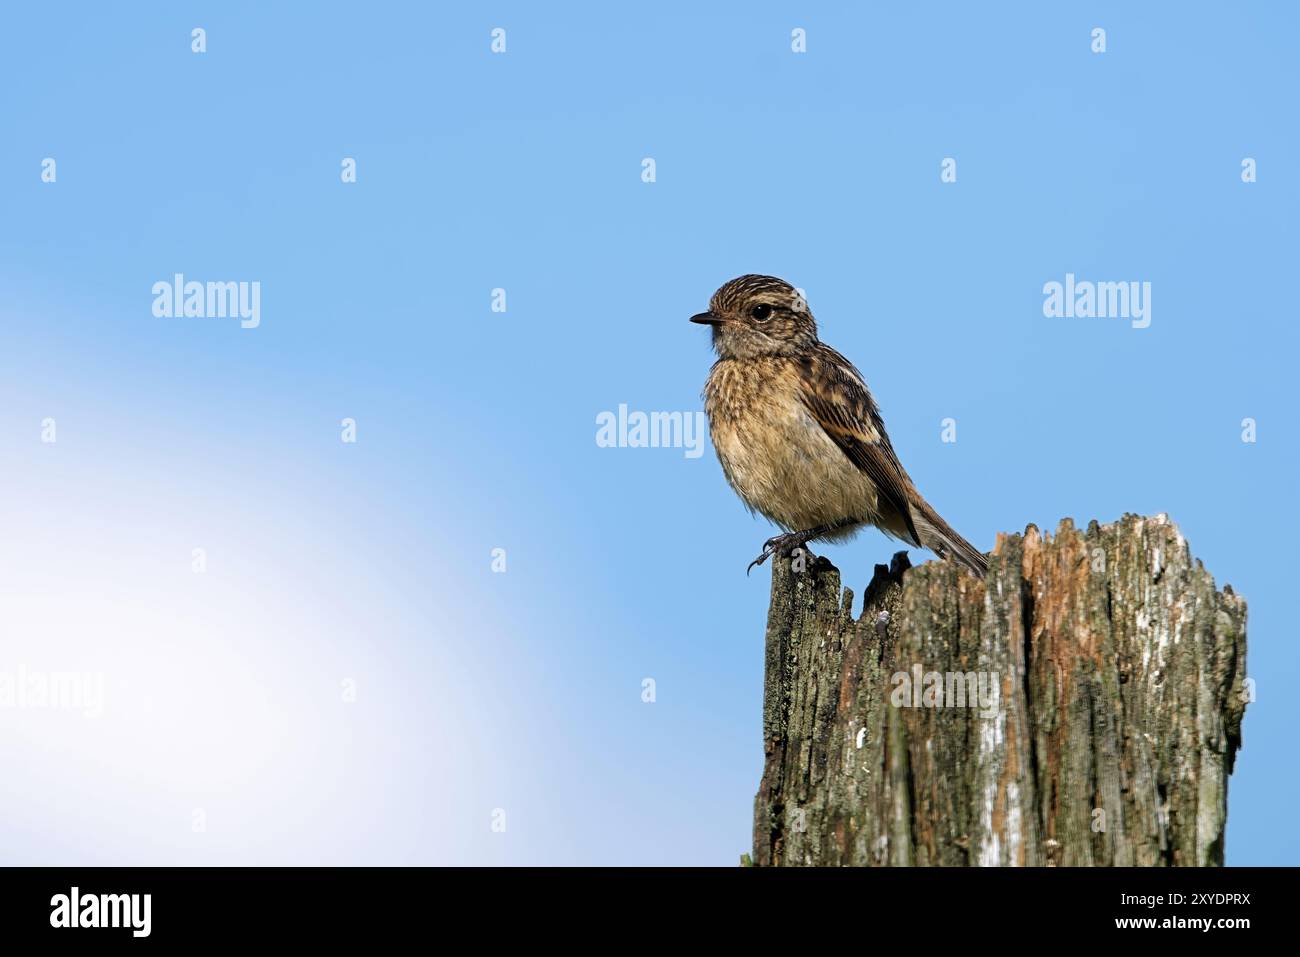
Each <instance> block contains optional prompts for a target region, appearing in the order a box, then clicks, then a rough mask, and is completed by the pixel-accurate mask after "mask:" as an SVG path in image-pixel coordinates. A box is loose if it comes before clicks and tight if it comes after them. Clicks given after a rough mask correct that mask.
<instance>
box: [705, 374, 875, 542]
mask: <svg viewBox="0 0 1300 957" xmlns="http://www.w3.org/2000/svg"><path fill="white" fill-rule="evenodd" d="M786 362H787V360H782V359H775V358H774V359H770V360H763V361H749V362H745V363H743V364H741V363H737V362H719V363H718V364H717V365H715V366H714V369H713V372H712V373H711V374H710V376H709V381H708V383H707V384H706V386H705V390H704V398H705V403H704V408H705V411H706V412H707V413H708V416H709V432H710V435H711V437H712V439H713V447H714V448H715V449H716V450H717V453H718V460H719V461H720V462H721V463H722V470H723V472H724V473H725V475H726V477H727V481H728V482H730V483H731V486H732V488H734V489H735V490H736V492H737V494H739V495H740V497H741V499H743V500H744V502H745V504H747V505H748V506H749V507H750V508H752V509H754V510H755V511H758V512H761V513H762V514H763V515H765V516H767V517H768V518H769V519H771V520H772V521H773V522H775V523H777V524H778V525H781V526H782V527H784V528H786V529H787V530H791V531H799V530H804V529H809V528H815V527H817V526H819V525H826V524H829V523H832V522H838V521H843V520H845V519H857V520H861V521H867V522H870V523H872V524H876V523H877V521H878V516H877V509H876V490H875V486H874V485H873V484H872V483H871V481H870V480H869V479H868V478H867V477H866V475H865V474H863V472H862V471H861V470H860V469H858V467H857V466H855V465H854V464H853V463H852V462H851V461H850V460H849V458H848V457H847V456H846V455H845V454H844V452H843V451H842V450H841V449H840V448H839V446H837V445H836V444H835V442H834V441H833V440H832V439H831V438H830V437H829V436H828V435H827V434H826V432H825V431H824V430H823V429H822V427H821V426H820V425H819V424H818V423H817V421H816V420H815V419H814V418H813V417H812V416H811V415H810V414H809V412H808V411H807V409H806V407H805V406H804V403H803V401H802V399H801V398H800V396H799V391H798V380H797V378H795V377H794V373H793V368H792V367H791V366H789V365H785V364H784V363H786ZM848 534H852V531H851V530H848V531H846V532H845V533H844V535H848ZM844 535H840V536H832V537H844Z"/></svg>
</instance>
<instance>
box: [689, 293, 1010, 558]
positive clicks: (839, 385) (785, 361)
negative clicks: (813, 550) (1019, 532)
mask: <svg viewBox="0 0 1300 957" xmlns="http://www.w3.org/2000/svg"><path fill="white" fill-rule="evenodd" d="M691 321H692V322H700V323H706V324H708V325H710V326H712V327H713V346H714V349H716V350H717V353H718V361H717V362H715V363H714V365H713V369H712V370H711V371H710V373H709V378H708V381H707V382H706V383H705V385H704V409H705V412H706V413H708V416H709V431H710V434H711V436H712V438H713V445H714V448H715V449H716V450H717V453H718V460H719V461H720V462H721V463H722V471H723V473H724V474H725V475H726V477H727V481H728V482H730V483H731V486H732V488H734V489H735V490H736V492H737V494H739V495H740V498H741V500H742V501H743V502H744V503H745V504H746V505H747V506H748V507H749V508H750V509H751V510H753V511H757V512H761V513H762V514H763V515H765V516H766V517H767V518H769V519H771V520H772V521H773V522H775V523H776V524H777V525H780V526H781V527H782V528H784V529H785V530H786V534H784V535H778V536H776V537H775V538H773V539H771V540H769V541H768V543H767V544H766V546H765V547H764V549H763V554H762V555H760V556H759V557H758V558H757V559H755V562H756V563H757V564H762V562H763V561H765V560H766V559H767V558H768V556H769V555H771V554H774V553H776V552H788V551H789V550H790V549H792V548H794V547H796V546H799V545H802V544H804V543H805V542H808V541H813V540H817V539H822V540H831V541H834V540H839V539H843V538H848V537H850V536H851V535H853V534H855V533H856V532H857V531H858V530H859V529H861V527H862V526H863V525H874V526H876V527H877V528H880V529H881V530H882V531H884V532H886V533H887V534H889V535H892V536H894V537H895V538H899V539H901V540H903V541H905V542H907V543H909V544H911V545H916V546H924V547H926V548H929V549H930V550H931V551H933V552H934V553H935V554H937V555H939V556H940V557H941V558H945V559H949V560H951V561H956V562H958V563H960V564H962V565H964V566H965V567H967V568H969V569H970V570H971V571H973V572H975V573H976V574H977V575H981V576H982V575H983V574H984V572H985V569H986V568H987V561H986V559H985V557H984V555H983V554H981V553H980V551H979V550H978V549H976V548H975V547H974V546H973V545H971V544H970V543H969V542H967V541H966V539H964V538H962V537H961V536H960V535H958V534H957V532H955V531H954V530H953V529H952V528H951V527H950V526H949V525H948V523H947V522H945V521H944V520H943V519H942V518H941V517H940V516H939V514H938V513H937V512H936V511H935V510H934V509H933V508H931V507H930V505H929V504H928V503H927V502H926V501H925V499H924V498H922V497H921V494H920V493H919V492H918V491H917V490H916V487H915V486H914V485H913V484H912V480H911V478H909V477H908V474H907V472H906V471H905V470H904V469H903V466H902V464H901V463H900V462H899V461H898V456H897V455H896V454H895V453H894V448H893V446H892V445H891V444H890V441H889V435H888V434H887V433H886V432H885V424H884V421H883V420H882V419H881V417H880V410H879V409H878V408H877V407H876V403H875V401H874V400H873V399H872V397H871V393H870V391H869V390H868V389H867V384H866V382H865V381H864V380H863V378H862V375H861V374H860V373H859V372H858V370H857V369H855V368H854V367H853V364H852V363H851V362H849V360H848V359H846V358H844V356H842V355H840V354H839V353H838V352H836V351H835V350H834V349H832V348H831V347H830V346H828V345H825V344H823V343H822V342H820V341H818V339H817V324H816V322H815V320H814V319H813V316H812V312H811V311H810V310H809V309H808V306H807V304H806V303H805V302H804V301H803V300H802V298H800V296H799V293H798V292H797V291H796V290H795V288H794V287H793V286H791V285H790V284H789V283H787V282H784V281H783V280H780V279H777V278H775V277H773V276H753V275H751V276H741V277H739V278H738V279H733V280H731V281H730V282H729V283H727V284H726V285H724V286H723V287H722V288H721V289H719V290H718V291H717V292H716V293H714V294H713V298H712V299H711V300H710V302H709V310H708V312H705V313H701V314H700V315H698V316H693V317H692V318H691ZM751 567H752V566H751Z"/></svg>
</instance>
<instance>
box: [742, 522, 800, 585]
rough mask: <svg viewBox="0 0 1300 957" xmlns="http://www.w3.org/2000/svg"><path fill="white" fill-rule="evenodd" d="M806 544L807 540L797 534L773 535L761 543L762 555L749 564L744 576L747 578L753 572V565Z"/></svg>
mask: <svg viewBox="0 0 1300 957" xmlns="http://www.w3.org/2000/svg"><path fill="white" fill-rule="evenodd" d="M806 542H807V539H806V538H804V537H803V536H802V535H800V534H799V533H798V532H787V533H786V534H784V535H773V536H772V537H771V538H769V539H768V540H767V541H766V542H764V543H763V554H761V555H759V556H758V557H757V558H755V559H754V560H753V561H752V562H750V563H749V567H748V568H746V569H745V575H746V576H748V575H749V573H750V572H752V571H753V570H754V566H755V565H761V564H763V563H764V562H765V561H767V560H768V559H769V558H771V557H772V556H773V555H776V554H779V553H788V552H791V551H793V550H794V549H796V548H800V547H802V546H803V545H804V544H805V543H806Z"/></svg>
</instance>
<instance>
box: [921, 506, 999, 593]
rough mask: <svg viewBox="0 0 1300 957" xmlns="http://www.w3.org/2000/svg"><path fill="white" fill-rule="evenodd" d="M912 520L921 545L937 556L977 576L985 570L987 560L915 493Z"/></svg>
mask: <svg viewBox="0 0 1300 957" xmlns="http://www.w3.org/2000/svg"><path fill="white" fill-rule="evenodd" d="M912 521H913V524H914V525H916V531H917V533H918V534H919V535H920V536H921V544H922V545H924V546H925V547H926V548H928V549H930V551H932V552H934V553H935V554H936V555H938V556H939V557H940V558H942V559H945V560H946V561H952V562H956V563H957V564H959V565H964V566H965V567H966V568H969V569H970V570H971V571H972V572H974V573H975V574H976V575H977V576H979V577H980V578H983V577H984V573H985V572H987V571H988V568H989V560H988V558H987V557H986V556H985V555H984V553H983V552H981V551H980V550H979V549H978V548H976V547H975V546H974V545H972V544H971V543H970V542H968V541H966V539H964V538H962V537H961V536H960V535H958V534H957V532H956V531H954V530H953V527H952V526H951V525H949V524H948V523H947V522H945V521H944V520H943V519H942V518H940V517H939V513H938V512H936V511H935V510H934V509H933V508H931V507H930V504H929V503H928V502H927V501H925V499H923V498H921V497H920V496H919V495H918V496H917V497H916V499H915V501H913V502H912Z"/></svg>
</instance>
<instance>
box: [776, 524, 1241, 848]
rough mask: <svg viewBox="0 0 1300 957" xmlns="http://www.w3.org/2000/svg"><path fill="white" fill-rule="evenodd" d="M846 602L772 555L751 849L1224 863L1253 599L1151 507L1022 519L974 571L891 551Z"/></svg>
mask: <svg viewBox="0 0 1300 957" xmlns="http://www.w3.org/2000/svg"><path fill="white" fill-rule="evenodd" d="M801 564H803V565H805V566H806V567H804V568H803V569H802V570H800V569H799V566H800V565H801ZM852 603H853V595H852V592H851V591H849V590H847V589H846V590H845V591H844V592H843V594H842V595H841V590H840V575H839V572H838V571H837V570H836V569H835V567H834V566H833V565H831V564H830V562H828V561H827V560H826V559H824V558H813V557H811V556H808V557H807V558H806V561H805V562H803V563H800V562H799V561H798V559H797V557H796V559H795V560H790V559H786V560H781V561H777V562H775V563H774V566H773V573H772V600H771V607H770V609H769V612H768V623H767V653H766V678H765V691H764V703H763V738H764V746H765V752H766V759H765V766H764V771H763V777H762V781H761V782H760V784H759V789H758V795H757V797H756V799H755V802H754V855H753V857H754V863H756V864H759V865H767V864H777V865H779V864H786V865H795V864H810V865H865V864H878V865H936V864H938V865H996V864H1021V865H1056V864H1061V865H1217V864H1222V863H1223V852H1224V839H1223V835H1224V826H1225V821H1226V817H1227V793H1228V775H1229V773H1231V771H1232V765H1233V759H1234V757H1235V756H1236V753H1237V749H1238V747H1239V746H1240V744H1241V721H1242V717H1243V715H1244V713H1245V708H1246V701H1247V699H1248V697H1249V695H1248V691H1249V686H1248V684H1247V682H1246V677H1245V674H1246V604H1245V602H1244V601H1243V600H1242V599H1241V598H1240V597H1238V596H1237V595H1235V594H1233V591H1232V589H1231V587H1225V588H1224V589H1223V591H1221V592H1220V591H1216V590H1215V586H1214V579H1213V578H1212V577H1211V576H1210V574H1209V573H1208V572H1207V571H1206V570H1205V569H1204V567H1203V566H1202V565H1201V563H1200V562H1199V561H1194V560H1193V559H1192V557H1191V554H1190V552H1189V550H1188V547H1187V543H1186V542H1185V541H1184V540H1183V538H1182V536H1181V535H1180V534H1179V532H1178V529H1177V528H1176V527H1175V526H1174V525H1173V524H1172V523H1171V522H1170V521H1169V520H1168V519H1167V518H1166V517H1165V516H1163V515H1160V516H1156V517H1155V518H1140V517H1138V516H1133V515H1128V516H1125V517H1124V518H1123V519H1122V520H1121V521H1119V522H1117V523H1115V524H1112V525H1104V526H1099V525H1098V524H1097V523H1096V522H1093V523H1092V524H1090V525H1089V527H1088V529H1087V531H1086V532H1085V531H1079V530H1078V529H1076V528H1075V527H1074V526H1073V524H1072V523H1071V522H1070V521H1069V520H1068V519H1067V520H1066V521H1063V522H1062V523H1061V525H1060V528H1059V529H1058V530H1057V533H1056V536H1055V537H1054V538H1053V537H1052V536H1050V535H1046V534H1044V533H1042V532H1040V531H1038V529H1037V528H1035V527H1033V526H1032V525H1031V526H1030V527H1029V528H1028V529H1026V531H1025V534H1024V535H1023V536H1021V535H1007V536H1001V537H999V540H998V543H997V547H996V548H995V549H994V552H993V554H992V556H991V559H990V563H989V573H988V578H987V579H986V580H985V581H982V582H981V581H979V580H978V579H976V578H974V577H971V576H970V575H968V574H966V573H964V572H962V571H960V570H959V569H957V568H955V567H953V566H951V565H947V564H941V563H938V562H931V563H928V564H926V565H923V566H921V567H918V568H911V567H909V565H908V563H907V558H906V555H905V554H904V553H901V552H900V553H899V554H898V555H896V556H895V559H894V564H893V567H892V568H889V569H887V568H885V567H884V566H883V565H882V566H877V568H876V575H875V578H874V579H873V580H872V581H871V583H870V585H869V586H868V588H867V594H866V596H865V601H864V608H863V611H862V614H861V615H860V616H858V617H857V618H854V616H853V614H852V612H851V607H852Z"/></svg>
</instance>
